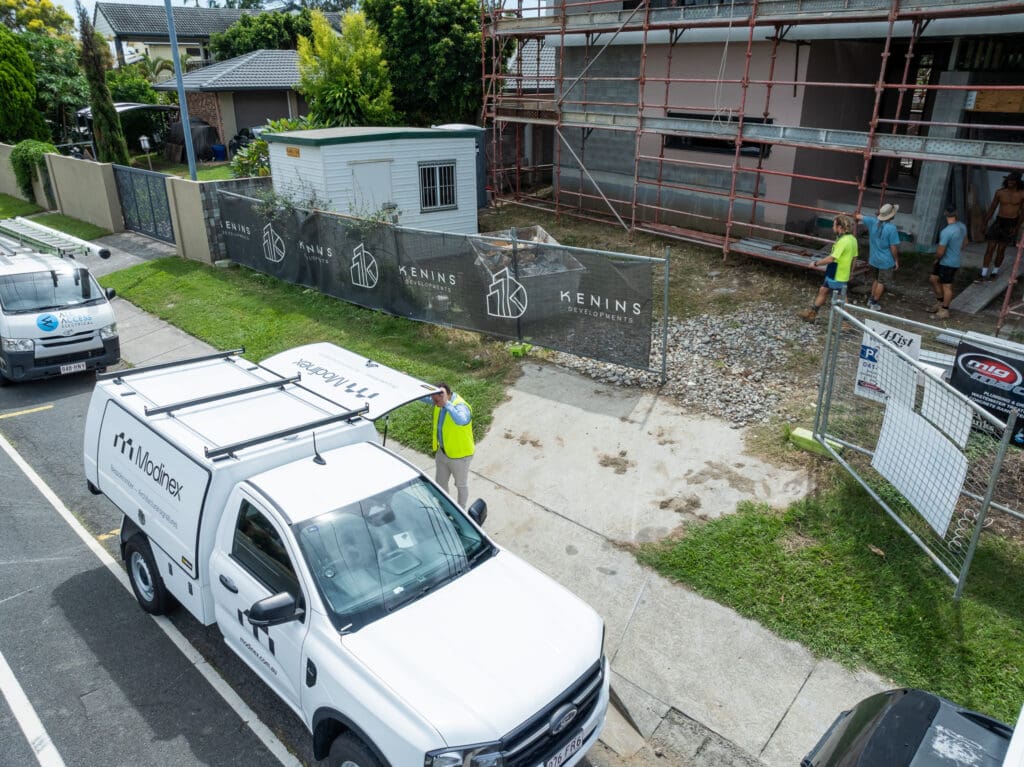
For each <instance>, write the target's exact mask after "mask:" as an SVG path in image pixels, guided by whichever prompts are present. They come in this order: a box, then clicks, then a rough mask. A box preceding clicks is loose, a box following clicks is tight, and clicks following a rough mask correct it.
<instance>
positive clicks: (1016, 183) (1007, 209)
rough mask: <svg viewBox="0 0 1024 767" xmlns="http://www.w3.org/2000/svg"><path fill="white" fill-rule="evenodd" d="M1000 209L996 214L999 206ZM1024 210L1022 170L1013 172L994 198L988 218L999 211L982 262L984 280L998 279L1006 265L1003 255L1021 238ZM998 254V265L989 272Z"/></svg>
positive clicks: (986, 219)
mask: <svg viewBox="0 0 1024 767" xmlns="http://www.w3.org/2000/svg"><path fill="white" fill-rule="evenodd" d="M997 207H998V208H999V212H998V213H996V208H997ZM1022 212H1024V189H1021V179H1020V171H1016V170H1015V171H1011V172H1010V173H1009V174H1007V175H1006V177H1005V178H1004V179H1003V186H1002V188H1001V189H999V190H998V191H997V192H996V193H995V196H994V197H993V198H992V204H991V205H989V206H988V211H987V212H986V213H985V221H986V222H988V220H989V219H990V218H992V214H993V213H996V220H995V221H993V222H992V226H990V227H989V228H988V232H986V233H985V239H986V240H987V241H988V242H987V244H986V246H985V258H984V260H983V261H982V264H981V281H982V282H988V281H990V280H994V279H995V278H996V275H997V274H999V267H1000V266H1002V265H1003V256H1005V255H1006V246H1007V245H1013V244H1014V242H1015V241H1016V239H1017V231H1018V230H1019V229H1020V222H1021V213H1022ZM993 253H995V256H996V264H995V267H994V268H993V269H992V271H991V273H990V272H989V264H991V263H992V254H993Z"/></svg>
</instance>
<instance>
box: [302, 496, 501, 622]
mask: <svg viewBox="0 0 1024 767" xmlns="http://www.w3.org/2000/svg"><path fill="white" fill-rule="evenodd" d="M294 530H295V536H296V538H297V540H298V542H299V548H300V549H301V551H302V554H303V556H304V558H305V560H306V564H307V565H308V567H309V570H310V572H311V574H312V576H313V580H314V581H315V582H316V587H317V590H318V591H319V592H320V596H321V598H322V599H323V601H324V605H325V607H326V608H327V610H328V611H329V613H330V618H331V621H332V623H333V624H334V626H335V627H336V628H338V629H339V630H349V631H355V630H357V629H359V628H360V627H362V626H364V625H366V624H367V623H370V622H372V621H374V620H377V619H378V618H380V617H381V616H384V615H387V614H388V613H390V612H393V611H394V610H397V609H399V608H401V607H403V606H404V605H406V604H408V603H410V602H413V601H415V600H416V599H419V598H420V597H422V596H424V595H425V594H427V593H429V592H431V591H433V590H434V589H437V588H439V587H440V586H443V585H444V584H445V583H447V582H448V581H451V580H453V579H454V578H457V577H458V576H460V575H462V574H463V573H465V572H466V571H467V570H469V569H470V568H472V567H473V566H475V565H476V564H478V563H479V562H482V561H483V560H484V559H486V558H487V557H488V556H489V555H490V554H493V553H494V546H493V545H492V544H491V543H490V541H488V540H487V538H486V537H484V536H483V534H482V533H480V531H479V530H478V529H477V528H476V527H474V526H473V524H472V523H471V522H470V521H469V520H468V519H467V518H466V516H465V515H464V514H463V513H462V512H461V511H460V510H459V509H458V508H456V507H455V505H454V504H453V503H452V502H451V501H450V500H449V499H448V498H447V497H446V496H445V495H444V494H443V493H441V492H440V491H439V490H438V489H437V488H436V487H435V486H434V485H432V484H430V483H429V482H427V481H426V480H424V479H423V478H422V477H417V478H416V479H414V480H412V481H411V482H408V483H405V484H402V485H398V486H396V487H393V488H391V489H389V490H386V491H384V492H382V493H378V494H377V495H374V496H372V497H370V498H366V499H364V500H362V501H359V502H357V503H354V504H351V505H349V506H344V507H342V508H338V509H334V510H333V511H330V512H327V513H326V514H322V515H320V516H318V517H316V518H314V519H312V520H309V521H307V522H303V523H299V524H296V525H295V526H294Z"/></svg>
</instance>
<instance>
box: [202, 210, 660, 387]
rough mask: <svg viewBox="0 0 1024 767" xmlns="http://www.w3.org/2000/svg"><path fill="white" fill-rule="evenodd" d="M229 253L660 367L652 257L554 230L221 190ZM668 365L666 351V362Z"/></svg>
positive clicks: (390, 300)
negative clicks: (326, 207) (412, 222)
mask: <svg viewBox="0 0 1024 767" xmlns="http://www.w3.org/2000/svg"><path fill="white" fill-rule="evenodd" d="M220 202H221V225H222V227H223V232H222V234H223V236H224V241H225V243H226V246H227V255H228V258H229V259H230V260H232V261H235V262H237V263H240V264H243V265H245V266H248V267H250V268H252V269H255V270H257V271H260V272H264V273H266V274H270V275H273V276H275V277H278V278H280V279H282V280H285V281H286V282H291V283H294V284H298V285H306V286H309V287H315V288H317V289H318V290H320V291H321V292H322V293H325V294H326V295H330V296H334V297H336V298H341V299H343V300H345V301H349V302H351V303H354V304H358V305H360V306H365V307H367V308H371V309H377V310H380V311H384V312H388V313H389V314H395V315H398V316H401V317H407V318H409V319H415V320H420V321H424V322H431V323H434V324H437V325H445V326H449V327H457V328H463V329H467V330H474V331H478V332H481V333H486V334H488V335H493V336H498V337H500V338H508V339H517V340H520V341H523V340H525V341H528V342H529V343H531V344H534V345H537V346H543V347H545V348H550V349H556V350H560V351H566V352H570V353H572V354H577V355H580V356H584V357H592V358H594V359H599V360H603V361H606V362H613V363H617V364H620V365H626V366H629V367H634V368H641V369H651V331H652V325H653V309H654V301H655V294H654V291H653V277H654V267H655V266H658V265H663V266H664V277H665V280H666V281H667V279H668V261H667V259H666V260H664V261H662V260H660V259H654V258H647V257H643V256H633V255H630V254H623V253H606V252H602V251H594V250H586V249H582V248H570V247H565V246H561V245H557V244H554V243H552V242H550V241H544V242H538V241H535V240H522V239H518V238H516V237H515V236H514V233H512V232H509V233H507V236H504V235H500V236H499V235H495V236H474V235H464V234H451V233H443V232H429V231H424V230H419V229H405V228H402V227H398V226H393V225H391V224H384V223H380V222H377V221H371V220H365V219H354V218H349V217H345V216H340V215H334V214H330V213H325V212H322V211H315V212H310V211H305V210H284V209H276V210H273V211H271V210H268V209H267V206H265V205H264V204H263V203H261V202H260V201H258V200H254V199H252V198H249V197H244V196H241V195H237V194H232V193H230V192H221V193H220ZM661 369H662V370H663V363H662V364H661Z"/></svg>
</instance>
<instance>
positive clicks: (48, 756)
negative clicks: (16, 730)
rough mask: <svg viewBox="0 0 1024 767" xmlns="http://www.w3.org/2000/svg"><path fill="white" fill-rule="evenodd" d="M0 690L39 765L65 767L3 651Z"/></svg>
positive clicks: (42, 766) (0, 656) (0, 663)
mask: <svg viewBox="0 0 1024 767" xmlns="http://www.w3.org/2000/svg"><path fill="white" fill-rule="evenodd" d="M0 692H2V693H3V694H4V697H5V698H7V705H8V706H10V707H11V711H13V712H14V718H15V719H17V720H18V724H19V725H20V726H21V731H22V732H23V733H25V738H26V740H28V742H29V745H30V746H32V750H33V751H34V752H35V754H36V759H38V760H39V764H40V767H65V765H64V760H63V759H61V757H60V753H59V752H58V751H57V748H56V746H54V745H53V741H51V740H50V736H49V735H48V734H47V732H46V728H45V727H43V723H42V722H41V721H39V717H38V716H37V715H36V710H35V709H34V708H32V704H31V703H29V701H28V696H27V695H25V691H24V690H23V689H21V685H20V684H18V679H17V678H16V677H15V676H14V672H13V671H12V670H11V667H10V666H9V665H7V661H6V660H5V659H4V654H3V653H0Z"/></svg>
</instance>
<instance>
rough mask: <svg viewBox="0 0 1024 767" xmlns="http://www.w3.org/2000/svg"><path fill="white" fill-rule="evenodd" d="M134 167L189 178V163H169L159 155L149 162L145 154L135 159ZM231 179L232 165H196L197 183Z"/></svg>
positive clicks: (225, 163) (154, 155)
mask: <svg viewBox="0 0 1024 767" xmlns="http://www.w3.org/2000/svg"><path fill="white" fill-rule="evenodd" d="M132 166H133V167H136V168H140V169H142V170H154V171H156V172H158V173H169V174H171V175H172V176H180V177H181V178H188V177H189V173H188V163H173V162H167V161H166V160H164V158H163V157H161V156H160V155H157V154H151V155H150V159H149V161H148V162H147V160H146V155H144V154H142V155H138V156H136V157H133V158H132ZM231 177H232V176H231V164H230V163H227V162H218V163H217V164H212V163H200V162H197V163H196V180H197V181H223V180H224V179H227V178H231Z"/></svg>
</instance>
